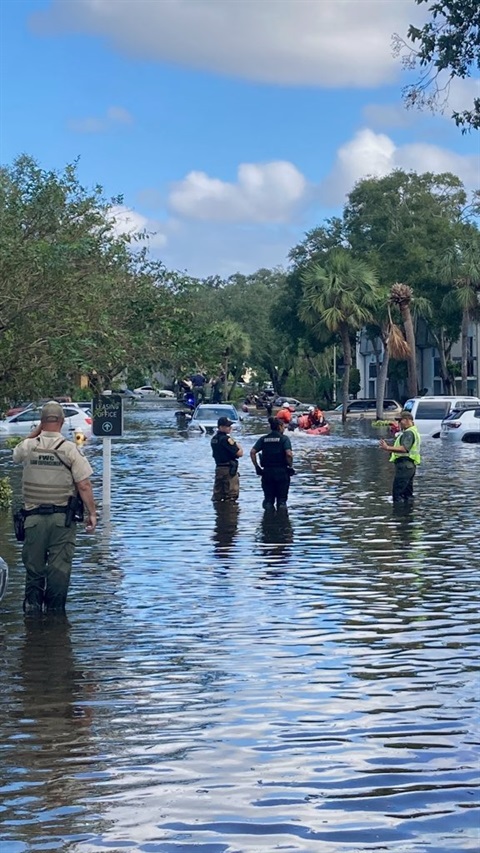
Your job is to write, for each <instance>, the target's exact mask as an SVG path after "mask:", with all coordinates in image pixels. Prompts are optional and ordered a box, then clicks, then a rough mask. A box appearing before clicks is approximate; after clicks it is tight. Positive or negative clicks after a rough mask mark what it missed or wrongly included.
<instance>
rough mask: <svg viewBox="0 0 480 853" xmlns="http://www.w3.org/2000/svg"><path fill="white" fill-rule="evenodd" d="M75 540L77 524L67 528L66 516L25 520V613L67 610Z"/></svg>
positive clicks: (46, 516) (23, 556)
mask: <svg viewBox="0 0 480 853" xmlns="http://www.w3.org/2000/svg"><path fill="white" fill-rule="evenodd" d="M75 536H76V528H75V524H72V526H71V527H65V514H64V513H61V512H55V513H52V514H51V515H29V516H28V517H27V518H26V519H25V542H24V543H23V549H22V560H23V565H24V566H25V570H26V578H25V599H24V602H23V609H24V610H25V612H26V613H41V612H42V610H44V609H45V610H57V611H58V610H63V609H64V608H65V602H66V600H67V593H68V587H69V583H70V573H71V570H72V560H73V554H74V551H75Z"/></svg>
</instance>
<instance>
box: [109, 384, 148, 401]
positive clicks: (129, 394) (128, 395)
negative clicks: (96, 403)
mask: <svg viewBox="0 0 480 853" xmlns="http://www.w3.org/2000/svg"><path fill="white" fill-rule="evenodd" d="M113 393H114V394H121V395H122V397H124V398H125V400H130V401H131V402H132V403H133V402H134V401H135V400H141V399H142V396H141V394H136V393H135V391H131V390H130V388H119V389H118V391H114V392H113Z"/></svg>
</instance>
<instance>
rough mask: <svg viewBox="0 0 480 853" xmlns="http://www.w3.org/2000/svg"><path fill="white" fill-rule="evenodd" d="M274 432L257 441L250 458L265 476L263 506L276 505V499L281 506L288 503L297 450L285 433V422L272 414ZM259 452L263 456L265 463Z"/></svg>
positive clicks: (268, 507)
mask: <svg viewBox="0 0 480 853" xmlns="http://www.w3.org/2000/svg"><path fill="white" fill-rule="evenodd" d="M268 423H269V424H270V430H271V432H269V433H268V435H262V436H260V438H259V439H258V441H256V442H255V444H254V445H253V447H252V449H251V451H250V458H251V460H252V462H253V465H254V467H255V471H256V472H257V474H258V475H259V476H261V477H262V489H263V494H264V501H263V508H264V509H273V508H274V506H275V501H276V503H277V509H281V508H284V507H286V506H287V499H288V490H289V488H290V477H291V475H292V474H293V473H295V472H294V471H293V468H292V465H293V451H292V444H291V441H290V439H289V438H288V436H286V435H284V434H283V431H284V429H285V423H283V422H282V421H280V420H279V419H278V418H269V419H268ZM257 456H259V458H260V459H261V465H260V464H259V462H258V459H257Z"/></svg>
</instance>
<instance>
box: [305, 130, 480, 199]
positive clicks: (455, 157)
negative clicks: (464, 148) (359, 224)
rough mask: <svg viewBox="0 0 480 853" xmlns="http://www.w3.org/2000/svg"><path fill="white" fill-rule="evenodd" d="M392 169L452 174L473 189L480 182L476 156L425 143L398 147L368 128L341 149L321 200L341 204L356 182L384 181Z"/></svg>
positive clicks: (322, 189)
mask: <svg viewBox="0 0 480 853" xmlns="http://www.w3.org/2000/svg"><path fill="white" fill-rule="evenodd" d="M393 169H405V170H406V171H409V170H413V171H415V172H453V174H455V175H458V176H459V178H461V179H462V181H463V182H464V184H465V186H466V187H467V188H470V189H471V188H473V187H475V186H477V185H478V181H479V166H478V158H477V157H476V156H475V155H462V154H457V153H456V152H455V151H451V150H449V149H447V148H440V147H439V146H437V145H429V144H427V143H424V142H416V143H412V144H408V145H399V146H397V145H395V143H394V142H393V140H392V139H390V137H389V136H387V135H386V134H383V133H374V131H373V130H370V129H369V128H365V129H363V130H360V131H358V133H356V134H355V136H354V137H353V139H351V140H349V142H346V143H345V145H342V146H341V147H340V148H339V149H338V152H337V157H336V161H335V164H334V166H333V169H332V171H331V173H330V175H329V176H328V177H327V178H326V179H325V181H323V183H322V184H321V186H320V196H321V199H322V200H323V201H324V202H325V203H327V204H330V205H337V204H342V203H343V202H344V200H345V196H346V194H347V193H348V192H349V191H350V190H351V188H352V186H353V184H354V183H355V182H356V181H358V180H360V179H361V178H365V177H367V176H372V177H383V176H384V175H388V173H389V172H391V171H392V170H393Z"/></svg>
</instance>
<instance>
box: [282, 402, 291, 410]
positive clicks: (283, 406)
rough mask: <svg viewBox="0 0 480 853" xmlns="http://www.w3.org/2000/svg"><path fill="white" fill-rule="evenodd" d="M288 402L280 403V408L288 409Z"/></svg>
mask: <svg viewBox="0 0 480 853" xmlns="http://www.w3.org/2000/svg"><path fill="white" fill-rule="evenodd" d="M289 408H290V403H282V409H289Z"/></svg>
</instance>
